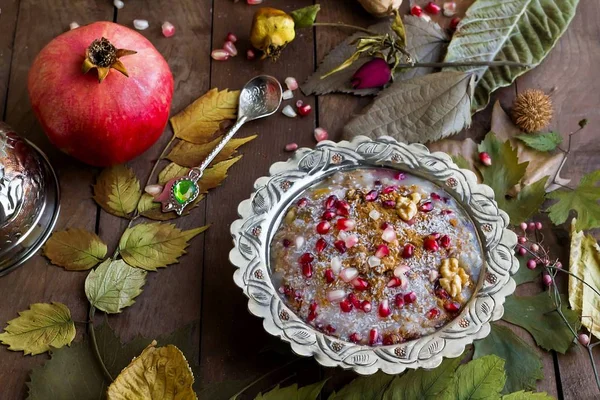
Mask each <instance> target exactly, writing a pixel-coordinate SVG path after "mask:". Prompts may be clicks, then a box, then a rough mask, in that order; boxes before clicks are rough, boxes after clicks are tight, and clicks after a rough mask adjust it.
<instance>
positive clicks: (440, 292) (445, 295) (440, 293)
mask: <svg viewBox="0 0 600 400" xmlns="http://www.w3.org/2000/svg"><path fill="white" fill-rule="evenodd" d="M435 295H436V296H437V297H439V298H440V299H442V300H447V299H449V298H450V295H449V294H448V292H446V290H445V289H442V288H437V289H436V290H435Z"/></svg>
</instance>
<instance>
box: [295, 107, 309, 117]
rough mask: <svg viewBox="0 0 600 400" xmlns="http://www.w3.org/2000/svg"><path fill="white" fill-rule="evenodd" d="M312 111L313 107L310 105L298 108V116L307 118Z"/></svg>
mask: <svg viewBox="0 0 600 400" xmlns="http://www.w3.org/2000/svg"><path fill="white" fill-rule="evenodd" d="M311 111H312V107H311V106H310V104H304V105H303V106H302V107H298V114H300V116H301V117H306V116H307V115H308V114H310V112H311Z"/></svg>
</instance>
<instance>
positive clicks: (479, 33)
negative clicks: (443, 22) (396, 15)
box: [444, 0, 579, 111]
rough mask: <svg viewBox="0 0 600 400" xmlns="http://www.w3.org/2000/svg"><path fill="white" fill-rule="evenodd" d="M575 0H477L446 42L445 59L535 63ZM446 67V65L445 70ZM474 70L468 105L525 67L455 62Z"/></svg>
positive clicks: (485, 99)
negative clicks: (473, 94)
mask: <svg viewBox="0 0 600 400" xmlns="http://www.w3.org/2000/svg"><path fill="white" fill-rule="evenodd" d="M578 2H579V1H578V0H536V1H531V0H507V1H498V0H477V1H476V2H475V3H473V5H471V6H470V7H469V9H468V10H467V12H466V15H465V17H464V18H463V19H462V21H461V23H460V25H459V26H458V29H457V31H456V33H455V34H454V36H453V37H452V41H451V42H450V45H449V46H448V52H447V54H446V58H445V59H444V61H445V62H460V61H516V62H521V63H528V64H531V65H533V66H535V65H537V64H539V63H540V62H541V61H542V60H543V59H544V58H545V57H546V55H547V54H548V53H549V52H550V50H551V49H552V47H554V45H555V44H556V42H557V41H558V39H559V38H560V36H561V35H562V34H563V33H564V31H565V30H566V29H567V27H568V25H569V23H570V22H571V19H573V16H574V15H575V8H576V7H577V3H578ZM449 69H450V68H446V70H449ZM452 69H453V70H460V71H471V72H475V73H476V74H477V76H478V79H477V87H476V88H475V96H474V98H473V104H472V109H473V110H474V111H479V110H481V109H483V108H485V106H486V105H487V104H488V103H489V101H490V94H491V93H492V92H493V91H495V90H496V89H498V88H500V87H504V86H508V85H510V84H511V83H512V82H513V81H514V80H515V79H516V78H517V77H519V76H520V75H522V74H524V73H525V72H527V71H528V68H525V67H460V68H452Z"/></svg>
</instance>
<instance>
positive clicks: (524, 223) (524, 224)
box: [520, 222, 527, 231]
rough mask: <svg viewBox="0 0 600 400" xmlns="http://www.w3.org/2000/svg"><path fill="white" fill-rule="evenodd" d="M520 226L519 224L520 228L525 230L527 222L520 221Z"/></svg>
mask: <svg viewBox="0 0 600 400" xmlns="http://www.w3.org/2000/svg"><path fill="white" fill-rule="evenodd" d="M520 226H521V229H522V230H523V231H526V230H527V222H521V225H520Z"/></svg>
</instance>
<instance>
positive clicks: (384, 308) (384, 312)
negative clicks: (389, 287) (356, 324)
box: [378, 299, 392, 318]
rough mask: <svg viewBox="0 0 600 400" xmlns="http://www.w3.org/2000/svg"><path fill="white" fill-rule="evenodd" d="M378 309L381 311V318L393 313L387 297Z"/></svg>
mask: <svg viewBox="0 0 600 400" xmlns="http://www.w3.org/2000/svg"><path fill="white" fill-rule="evenodd" d="M378 311H379V316H380V317H381V318H387V317H389V316H390V314H391V313H392V310H390V304H389V302H388V300H387V299H385V300H383V301H382V302H381V303H379V310H378Z"/></svg>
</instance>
